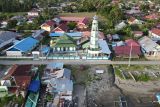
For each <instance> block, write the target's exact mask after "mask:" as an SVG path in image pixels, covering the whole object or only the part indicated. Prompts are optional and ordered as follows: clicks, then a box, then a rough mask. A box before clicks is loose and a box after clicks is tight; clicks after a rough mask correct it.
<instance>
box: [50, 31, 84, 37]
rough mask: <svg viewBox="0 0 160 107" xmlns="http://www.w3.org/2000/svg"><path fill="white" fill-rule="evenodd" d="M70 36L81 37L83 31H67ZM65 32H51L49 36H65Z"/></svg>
mask: <svg viewBox="0 0 160 107" xmlns="http://www.w3.org/2000/svg"><path fill="white" fill-rule="evenodd" d="M66 34H67V35H68V36H71V37H81V36H82V35H83V34H82V33H81V32H72V33H66ZM63 35H64V33H56V32H55V33H50V35H49V36H51V37H59V36H63Z"/></svg>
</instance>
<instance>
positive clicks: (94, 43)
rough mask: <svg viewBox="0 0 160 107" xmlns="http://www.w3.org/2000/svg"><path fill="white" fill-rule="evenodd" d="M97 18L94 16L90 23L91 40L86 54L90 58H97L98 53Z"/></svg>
mask: <svg viewBox="0 0 160 107" xmlns="http://www.w3.org/2000/svg"><path fill="white" fill-rule="evenodd" d="M98 34H99V31H98V17H97V16H96V15H95V16H94V17H93V22H92V30H91V38H90V45H89V50H88V53H89V54H90V55H92V56H97V55H98V54H99V53H100V48H99V44H98Z"/></svg>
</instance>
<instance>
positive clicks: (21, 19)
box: [10, 16, 26, 25]
mask: <svg viewBox="0 0 160 107" xmlns="http://www.w3.org/2000/svg"><path fill="white" fill-rule="evenodd" d="M10 20H17V22H18V23H17V25H22V24H23V23H24V22H25V21H26V18H25V17H24V16H13V17H11V18H10Z"/></svg>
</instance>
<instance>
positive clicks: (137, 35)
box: [132, 31, 143, 37]
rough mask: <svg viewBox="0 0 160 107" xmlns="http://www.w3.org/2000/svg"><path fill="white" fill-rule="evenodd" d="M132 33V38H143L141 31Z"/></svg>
mask: <svg viewBox="0 0 160 107" xmlns="http://www.w3.org/2000/svg"><path fill="white" fill-rule="evenodd" d="M132 33H133V35H134V37H141V36H143V32H142V31H133V32H132Z"/></svg>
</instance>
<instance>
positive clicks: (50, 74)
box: [42, 68, 71, 80]
mask: <svg viewBox="0 0 160 107" xmlns="http://www.w3.org/2000/svg"><path fill="white" fill-rule="evenodd" d="M70 77H71V70H69V69H67V68H63V69H59V70H58V69H55V70H47V69H46V70H45V72H44V75H43V77H42V80H45V79H50V78H63V79H64V78H66V79H70Z"/></svg>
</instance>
